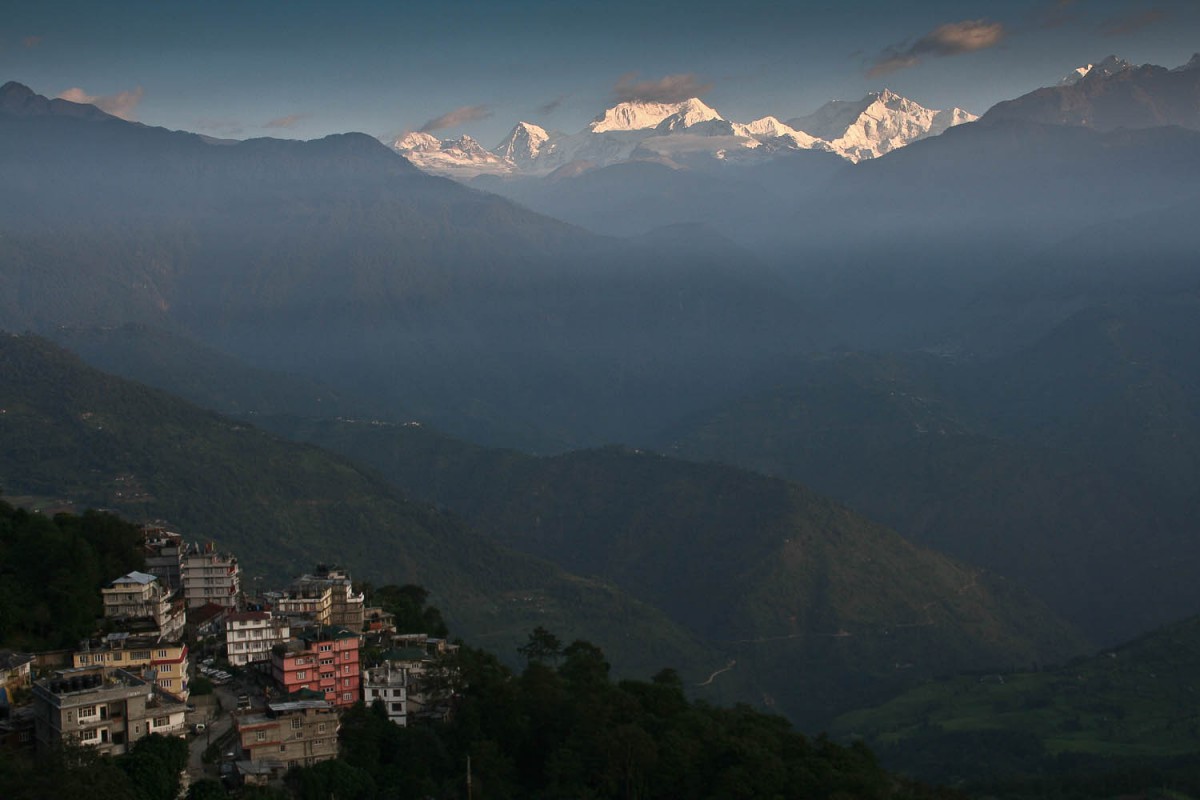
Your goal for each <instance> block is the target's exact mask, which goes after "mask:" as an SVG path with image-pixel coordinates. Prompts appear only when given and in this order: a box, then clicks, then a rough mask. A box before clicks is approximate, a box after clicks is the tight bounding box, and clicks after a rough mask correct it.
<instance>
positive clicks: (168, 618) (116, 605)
mask: <svg viewBox="0 0 1200 800" xmlns="http://www.w3.org/2000/svg"><path fill="white" fill-rule="evenodd" d="M100 594H101V596H102V598H103V600H104V617H105V619H110V620H116V621H117V622H118V623H120V622H128V621H132V620H153V621H154V626H155V627H156V628H157V630H158V635H159V637H160V638H161V639H164V640H176V639H179V638H180V637H181V636H182V635H183V626H184V624H185V623H186V621H187V617H186V613H185V609H184V605H183V595H182V594H181V593H179V592H172V591H171V590H170V589H168V588H167V587H166V586H164V585H163V584H162V583H161V582H160V581H159V579H158V577H157V576H155V575H151V574H149V573H146V572H131V573H129V574H128V575H122V576H121V577H120V578H117V579H116V580H115V581H113V582H112V583H110V584H109V585H108V586H105V587H104V588H102V589H101V590H100Z"/></svg>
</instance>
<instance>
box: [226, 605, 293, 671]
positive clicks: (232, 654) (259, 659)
mask: <svg viewBox="0 0 1200 800" xmlns="http://www.w3.org/2000/svg"><path fill="white" fill-rule="evenodd" d="M289 638H291V628H290V627H289V626H288V621H287V619H286V618H284V617H275V616H274V615H273V614H272V613H271V612H270V611H241V612H234V613H232V614H229V615H228V616H227V617H226V618H225V654H226V657H227V658H228V660H229V663H230V664H232V665H233V666H235V667H244V666H246V665H248V664H255V663H261V664H262V665H263V666H264V667H268V666H269V665H270V662H271V648H273V647H274V646H275V645H282V644H286V643H287V641H288V639H289Z"/></svg>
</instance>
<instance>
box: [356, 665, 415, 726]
mask: <svg viewBox="0 0 1200 800" xmlns="http://www.w3.org/2000/svg"><path fill="white" fill-rule="evenodd" d="M376 701H378V702H380V703H382V704H383V708H384V710H385V711H387V717H388V719H389V720H390V721H392V722H394V723H395V724H397V725H399V726H400V727H401V728H403V727H406V726H407V725H408V668H407V667H404V666H401V665H399V664H396V665H393V664H392V662H390V661H385V662H384V663H383V664H382V665H381V666H378V667H372V668H370V669H368V670H366V671H365V672H364V673H363V702H364V703H365V704H366V705H367V706H368V707H370V706H372V705H374V704H375V702H376Z"/></svg>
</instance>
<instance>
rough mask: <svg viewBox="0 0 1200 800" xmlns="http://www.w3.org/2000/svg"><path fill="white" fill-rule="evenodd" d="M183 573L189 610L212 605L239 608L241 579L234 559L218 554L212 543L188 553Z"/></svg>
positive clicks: (181, 568) (191, 548) (182, 564)
mask: <svg viewBox="0 0 1200 800" xmlns="http://www.w3.org/2000/svg"><path fill="white" fill-rule="evenodd" d="M179 570H180V580H181V581H182V582H183V593H184V597H185V599H186V600H187V607H188V608H199V607H200V606H203V605H206V604H208V603H214V604H216V605H218V606H225V607H226V608H236V607H237V604H238V594H239V593H240V592H241V577H240V573H239V570H238V562H237V559H236V558H234V557H233V556H231V555H228V554H226V553H218V552H216V551H215V550H214V549H213V547H212V545H211V544H210V545H208V546H207V547H203V548H202V547H200V546H198V545H195V544H193V545H192V546H190V547H188V548H187V549H186V550H185V551H184V553H183V556H182V559H181V561H180V565H179Z"/></svg>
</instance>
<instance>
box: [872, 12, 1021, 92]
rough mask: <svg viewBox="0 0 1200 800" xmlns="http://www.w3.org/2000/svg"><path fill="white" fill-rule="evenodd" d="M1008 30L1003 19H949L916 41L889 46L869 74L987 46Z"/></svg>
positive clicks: (884, 73)
mask: <svg viewBox="0 0 1200 800" xmlns="http://www.w3.org/2000/svg"><path fill="white" fill-rule="evenodd" d="M1006 33H1007V31H1006V30H1005V28H1004V25H1003V23H1000V22H990V21H988V20H986V19H969V20H963V21H962V22H948V23H946V24H945V25H940V26H938V27H937V28H934V29H933V30H932V31H930V32H929V33H927V34H925V35H924V36H922V37H921V38H920V39H917V41H915V42H913V43H912V44H907V43H901V44H897V45H892V46H891V47H888V48H887V49H885V50H884V51H883V52H882V53H880V54H879V57H878V58H876V59H875V63H873V64H872V65H871V68H870V69H868V70H867V75H868V76H869V77H872V78H875V77H878V76H880V75H887V74H888V73H891V72H895V71H897V70H901V69H906V68H908V67H915V66H916V65H917V64H920V63H921V60H922V59H923V58H925V57H926V56H935V57H939V58H940V57H944V56H957V55H962V54H963V53H973V52H975V51H976V50H986V49H987V48H989V47H995V46H996V45H998V44H999V43H1000V42H1001V41H1003V39H1004V36H1005V34H1006Z"/></svg>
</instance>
